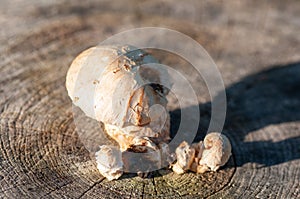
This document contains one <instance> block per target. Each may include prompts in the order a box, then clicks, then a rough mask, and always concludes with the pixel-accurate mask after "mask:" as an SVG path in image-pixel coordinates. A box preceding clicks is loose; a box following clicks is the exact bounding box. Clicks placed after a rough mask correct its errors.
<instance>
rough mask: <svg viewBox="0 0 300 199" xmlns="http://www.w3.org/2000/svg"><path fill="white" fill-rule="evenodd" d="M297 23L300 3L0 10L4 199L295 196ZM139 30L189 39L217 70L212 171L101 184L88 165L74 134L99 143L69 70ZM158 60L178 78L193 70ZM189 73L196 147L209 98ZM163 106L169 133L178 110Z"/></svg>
mask: <svg viewBox="0 0 300 199" xmlns="http://www.w3.org/2000/svg"><path fill="white" fill-rule="evenodd" d="M299 21H300V2H299V1H297V0H287V1H256V0H255V1H243V2H241V1H226V2H225V1H224V2H223V1H217V0H215V1H209V2H208V1H190V0H188V1H169V0H167V1H156V0H153V1H138V0H136V1H134V0H132V1H108V0H107V1H79V0H78V1H77V0H74V1H49V2H48V1H40V0H33V1H25V0H19V1H8V0H3V1H1V3H0V26H1V29H0V52H1V53H0V57H1V59H0V72H1V73H0V74H1V76H0V85H1V87H0V198H299V197H300V185H299V183H300V182H299V179H300V178H299V176H300V147H299V146H300V92H299V91H300V54H299V52H300V37H299V33H300V23H299ZM145 26H159V27H166V28H171V29H174V30H177V31H180V32H182V33H184V34H187V35H188V36H190V37H192V38H193V39H195V40H196V41H198V42H199V43H200V44H201V45H202V46H203V47H204V48H205V49H206V50H207V51H208V53H209V54H210V55H211V57H212V58H213V59H214V61H215V62H216V64H217V66H218V68H219V70H220V72H221V74H222V77H223V80H224V84H225V87H226V94H227V116H226V122H225V125H224V130H223V133H224V134H226V135H227V136H228V137H229V139H230V141H231V142H232V147H233V156H232V157H231V159H230V160H229V162H228V164H226V165H225V166H224V167H222V168H221V169H220V170H219V171H218V172H215V173H213V172H208V173H205V174H194V173H187V174H184V175H176V174H174V173H173V172H171V171H170V170H168V169H162V170H159V171H156V172H154V173H153V174H152V175H151V176H149V177H148V178H140V177H138V176H136V175H135V174H125V175H123V176H122V178H121V179H119V180H116V181H107V180H106V179H104V178H103V177H102V176H101V174H100V173H99V172H98V170H97V168H96V164H95V161H94V160H93V158H91V157H90V153H89V150H88V147H86V145H87V143H88V142H87V141H86V140H84V139H82V138H81V136H80V135H83V134H84V133H87V135H90V138H91V139H90V140H89V142H90V141H91V140H93V139H96V138H95V137H96V136H95V134H94V132H95V131H96V129H94V128H93V126H94V125H95V124H94V123H95V121H93V120H88V119H86V118H85V119H82V120H79V121H80V122H75V120H74V107H72V103H71V100H70V99H69V97H68V95H67V91H66V88H65V76H66V72H67V70H68V68H69V66H70V64H71V61H72V60H73V59H74V58H75V57H76V56H77V55H78V54H79V53H80V52H81V51H83V50H85V49H87V48H89V47H91V46H94V45H97V44H98V43H99V42H101V41H103V40H104V39H106V38H108V37H110V36H112V35H113V34H115V33H118V32H120V31H124V30H128V29H131V28H136V27H145ZM154 55H155V56H156V57H157V58H158V59H159V60H160V61H161V62H162V63H163V64H166V65H169V66H172V67H174V68H176V69H178V70H180V68H181V69H182V68H184V67H185V66H186V65H188V63H187V62H186V61H185V60H183V59H178V58H176V56H175V55H172V54H170V53H169V54H164V52H154ZM186 68H188V67H186ZM185 72H186V73H187V74H191V76H190V79H189V80H190V82H192V83H193V84H195V85H196V86H197V88H198V89H199V90H200V91H201V93H202V94H201V95H199V96H198V101H199V104H196V105H194V106H195V107H197V106H198V107H199V108H200V111H201V121H200V126H199V130H198V134H197V136H196V137H195V141H199V140H201V139H203V137H204V136H205V133H206V130H207V127H208V124H209V120H210V108H211V106H210V104H211V99H210V96H209V93H208V91H207V88H206V86H205V83H204V82H203V80H201V78H196V77H195V76H193V72H192V69H190V70H189V69H187V70H186V71H185ZM193 77H195V78H193ZM169 106H170V113H171V129H172V133H173V134H174V133H175V132H176V129H177V128H178V125H179V122H180V108H178V107H176V105H175V102H173V101H170V104H169ZM181 108H182V109H183V108H186V109H189V108H194V107H193V106H190V107H181ZM75 109H76V108H75ZM75 112H76V111H75ZM191 117H193V116H191ZM191 119H192V118H191ZM79 123H80V125H83V126H84V132H80V129H78V125H79ZM76 127H77V128H76ZM93 135H94V137H91V136H93Z"/></svg>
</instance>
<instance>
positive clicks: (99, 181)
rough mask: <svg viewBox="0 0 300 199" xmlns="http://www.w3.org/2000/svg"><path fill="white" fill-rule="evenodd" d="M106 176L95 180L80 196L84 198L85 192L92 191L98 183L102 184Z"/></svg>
mask: <svg viewBox="0 0 300 199" xmlns="http://www.w3.org/2000/svg"><path fill="white" fill-rule="evenodd" d="M104 179H105V178H102V179H101V180H98V181H97V182H95V183H94V184H93V185H92V186H90V187H89V188H88V189H87V190H85V191H84V192H83V193H82V194H81V195H80V196H79V197H78V199H79V198H82V197H83V196H84V195H85V194H87V193H88V192H89V191H91V190H92V189H93V188H94V187H95V186H96V185H98V184H100V183H101V182H102V181H103V180H104Z"/></svg>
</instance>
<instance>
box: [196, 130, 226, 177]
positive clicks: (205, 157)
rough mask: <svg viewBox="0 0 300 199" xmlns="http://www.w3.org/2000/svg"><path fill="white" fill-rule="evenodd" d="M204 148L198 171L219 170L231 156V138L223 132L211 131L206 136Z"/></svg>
mask: <svg viewBox="0 0 300 199" xmlns="http://www.w3.org/2000/svg"><path fill="white" fill-rule="evenodd" d="M203 144H204V150H203V153H202V157H201V159H200V161H199V165H200V167H199V168H198V173H204V172H205V171H208V170H211V171H217V170H218V169H219V168H220V167H221V166H223V165H225V164H226V162H227V161H228V160H229V158H230V156H231V144H230V141H229V139H228V138H227V137H226V136H225V135H223V134H221V133H216V132H214V133H209V134H207V135H206V136H205V138H204V142H203Z"/></svg>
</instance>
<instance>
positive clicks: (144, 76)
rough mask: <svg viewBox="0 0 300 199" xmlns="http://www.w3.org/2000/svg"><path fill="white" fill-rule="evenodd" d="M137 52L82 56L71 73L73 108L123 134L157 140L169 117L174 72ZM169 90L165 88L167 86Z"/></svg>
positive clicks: (101, 49) (98, 50) (110, 50)
mask: <svg viewBox="0 0 300 199" xmlns="http://www.w3.org/2000/svg"><path fill="white" fill-rule="evenodd" d="M154 64H158V61H157V60H156V59H155V58H154V57H153V56H151V55H149V54H148V53H146V52H144V51H142V50H140V49H137V48H135V47H133V46H97V47H92V48H89V49H87V50H85V51H84V52H82V53H81V54H79V55H78V56H77V57H76V58H75V60H74V61H73V62H72V64H71V66H70V69H69V71H68V73H67V78H66V87H67V90H68V94H69V96H70V98H71V99H72V101H73V103H74V104H75V105H76V106H78V107H79V108H80V109H81V110H82V111H83V112H84V113H85V114H86V115H87V116H88V117H91V118H93V119H96V120H97V121H101V122H103V123H104V124H109V125H114V126H116V127H117V128H119V129H120V133H124V134H133V135H137V136H148V137H157V133H159V132H160V131H161V129H163V126H164V125H165V123H166V121H167V118H168V117H169V116H168V113H167V111H164V110H163V109H164V108H165V107H166V104H167V100H166V94H167V92H168V89H166V87H170V86H171V85H170V83H169V76H168V72H167V71H166V70H164V69H163V68H162V67H159V66H158V65H154ZM162 85H164V86H165V87H164V86H162ZM153 105H160V106H153Z"/></svg>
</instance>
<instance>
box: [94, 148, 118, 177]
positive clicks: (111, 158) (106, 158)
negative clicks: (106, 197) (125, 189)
mask: <svg viewBox="0 0 300 199" xmlns="http://www.w3.org/2000/svg"><path fill="white" fill-rule="evenodd" d="M95 155H96V162H97V168H98V170H99V171H100V173H101V174H102V175H103V176H104V177H106V178H107V179H108V180H114V179H118V178H119V177H121V175H122V174H123V162H122V153H121V151H120V150H119V149H118V148H117V147H115V146H108V145H102V146H100V150H99V151H97V152H96V154H95Z"/></svg>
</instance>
